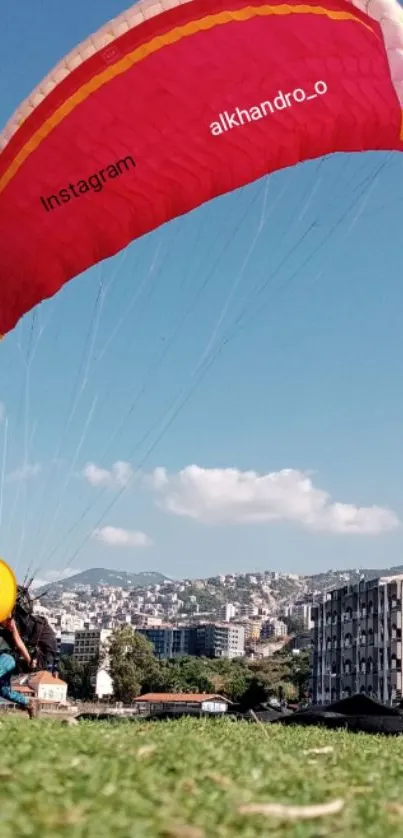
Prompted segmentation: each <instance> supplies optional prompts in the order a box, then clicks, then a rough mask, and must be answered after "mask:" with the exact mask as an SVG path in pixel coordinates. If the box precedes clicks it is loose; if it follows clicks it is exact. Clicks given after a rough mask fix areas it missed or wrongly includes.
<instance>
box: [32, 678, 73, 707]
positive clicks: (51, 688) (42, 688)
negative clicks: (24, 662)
mask: <svg viewBox="0 0 403 838" xmlns="http://www.w3.org/2000/svg"><path fill="white" fill-rule="evenodd" d="M28 686H29V687H30V688H31V690H33V691H34V693H35V696H36V698H38V699H39V700H40V701H54V702H57V703H59V702H60V703H64V702H66V700H67V684H66V682H65V681H62V680H61V678H56V677H54V676H53V675H51V673H50V672H36V673H35V674H34V675H31V676H30V677H29V678H28Z"/></svg>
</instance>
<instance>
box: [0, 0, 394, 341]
mask: <svg viewBox="0 0 403 838" xmlns="http://www.w3.org/2000/svg"><path fill="white" fill-rule="evenodd" d="M385 1H386V0H377V2H385ZM387 2H389V4H390V3H391V2H392V5H393V0H387ZM168 6H169V8H168ZM401 127H402V118H401V106H400V103H399V97H398V95H397V93H396V86H395V85H394V82H393V79H392V76H391V69H390V63H389V59H388V51H387V48H386V45H385V36H384V32H383V30H382V28H381V23H378V22H377V21H376V20H374V19H372V18H371V17H369V16H368V15H367V14H365V13H364V12H362V11H360V10H359V9H357V8H355V7H354V5H352V4H351V3H349V2H347V0H325V2H324V3H316V2H304V3H297V2H295V0H290V2H288V3H281V2H279V0H271V2H270V3H266V2H263V0H250V2H248V3H247V4H246V3H245V0H191V2H184V3H182V4H180V3H179V4H175V5H174V4H173V3H172V2H168V0H166V2H165V3H164V2H162V3H160V4H158V5H156V4H155V3H153V4H150V2H141V3H139V4H137V5H135V6H134V7H132V8H131V9H129V10H128V12H127V13H125V14H124V15H121V16H120V17H119V18H117V19H116V21H112V22H111V23H110V24H108V26H107V27H104V28H103V29H102V30H101V31H100V32H99V33H98V34H97V35H95V36H93V37H92V38H91V39H89V40H88V41H87V42H86V43H85V44H83V45H81V46H80V47H79V48H78V49H77V50H75V51H74V52H73V53H72V54H71V55H70V56H67V58H66V59H65V60H64V62H61V64H60V65H59V66H58V67H57V68H56V69H55V70H54V71H53V73H51V74H50V75H49V77H48V78H47V79H45V80H44V82H43V83H42V84H41V85H40V86H39V88H38V89H37V90H36V91H35V92H34V93H33V94H32V96H31V97H30V98H29V99H28V100H27V102H26V103H24V105H23V107H22V108H21V110H20V112H19V113H17V114H16V115H15V116H14V118H13V119H12V120H11V121H10V124H9V126H8V127H7V129H6V131H5V132H4V134H3V136H2V138H1V142H2V152H1V154H0V334H3V335H4V334H5V333H7V332H8V331H10V330H11V329H12V328H13V327H14V326H15V325H16V323H17V322H18V320H19V318H20V317H21V316H22V315H23V314H24V313H25V312H27V311H29V310H30V309H31V308H32V307H33V306H35V305H36V304H37V303H39V302H40V301H41V300H43V299H45V298H47V297H49V296H51V295H53V294H54V293H56V292H57V291H58V290H59V289H60V288H61V286H62V285H63V284H64V283H66V282H67V281H68V280H70V279H71V278H72V277H74V276H76V275H78V274H80V273H81V272H82V271H84V270H85V269H87V268H89V267H90V266H91V265H94V264H95V263H97V262H99V261H100V260H102V259H105V258H107V257H109V256H111V255H113V254H115V253H117V252H118V251H119V250H121V249H122V248H124V247H125V246H126V245H128V244H129V243H130V242H131V241H132V240H133V239H135V238H137V237H139V236H142V235H144V234H145V233H147V232H149V231H151V230H153V229H155V228H156V227H158V226H159V225H161V224H163V223H165V222H167V221H169V220H170V219H173V218H175V217H177V216H179V215H181V214H183V213H186V212H189V211H190V210H192V209H194V208H195V207H197V206H199V205H200V204H202V203H204V202H206V201H208V200H210V199H212V198H215V197H216V196H218V195H222V194H224V193H227V192H230V191H231V190H235V189H237V188H238V187H241V186H243V185H245V184H248V183H251V182H252V181H254V180H256V179H258V178H261V177H262V176H264V175H265V174H267V173H269V172H273V171H274V170H277V169H281V168H284V167H287V166H292V165H295V164H297V163H298V162H301V161H303V160H307V159H309V158H316V157H319V156H322V155H324V154H328V153H331V152H337V151H345V152H351V151H363V150H375V149H385V150H386V149H397V150H399V149H402V148H403V143H402V138H401Z"/></svg>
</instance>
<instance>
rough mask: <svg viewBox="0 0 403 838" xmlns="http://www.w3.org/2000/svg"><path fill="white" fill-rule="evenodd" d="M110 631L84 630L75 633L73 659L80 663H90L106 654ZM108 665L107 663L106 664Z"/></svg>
mask: <svg viewBox="0 0 403 838" xmlns="http://www.w3.org/2000/svg"><path fill="white" fill-rule="evenodd" d="M111 634H112V632H111V631H110V629H91V628H90V629H82V630H81V631H76V633H75V643H74V652H73V657H74V658H75V660H77V661H80V663H90V661H93V660H94V658H97V657H99V656H100V655H101V656H103V654H104V653H105V652H106V646H107V642H108V640H109V638H110V636H111ZM104 665H107V662H106V663H105V662H104Z"/></svg>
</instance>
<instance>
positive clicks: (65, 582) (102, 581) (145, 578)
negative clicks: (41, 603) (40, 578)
mask: <svg viewBox="0 0 403 838" xmlns="http://www.w3.org/2000/svg"><path fill="white" fill-rule="evenodd" d="M167 578H168V577H167V576H164V575H163V574H162V573H158V572H157V571H153V570H148V571H142V572H141V573H129V572H128V571H125V570H107V569H106V568H103V567H92V568H90V569H89V570H83V571H82V572H81V573H76V574H74V576H69V577H68V578H67V579H62V580H60V581H59V582H53V583H51V584H49V585H45V586H43V587H42V588H38V590H37V592H36V593H38V594H40V593H42V592H43V591H55V592H56V591H59V592H61V591H69V590H74V589H75V588H79V587H87V586H89V587H91V588H93V587H95V586H96V585H110V586H111V588H117V587H122V588H127V587H134V588H147V587H148V586H149V585H162V584H163V582H165V580H166V579H167Z"/></svg>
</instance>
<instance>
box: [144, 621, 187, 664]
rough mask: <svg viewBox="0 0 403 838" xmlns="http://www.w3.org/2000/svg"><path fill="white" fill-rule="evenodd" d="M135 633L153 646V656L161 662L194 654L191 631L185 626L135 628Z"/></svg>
mask: <svg viewBox="0 0 403 838" xmlns="http://www.w3.org/2000/svg"><path fill="white" fill-rule="evenodd" d="M136 632H137V634H141V635H142V636H143V637H146V638H147V640H149V641H150V643H152V644H153V647H154V654H155V656H156V657H157V658H160V659H161V660H164V659H168V658H174V657H178V656H181V655H190V654H193V653H194V649H193V645H194V644H193V645H192V629H191V628H188V627H187V626H178V627H174V626H155V627H149V628H137V629H136Z"/></svg>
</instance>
